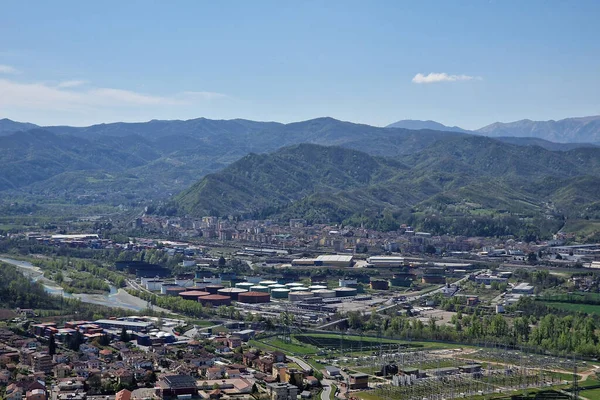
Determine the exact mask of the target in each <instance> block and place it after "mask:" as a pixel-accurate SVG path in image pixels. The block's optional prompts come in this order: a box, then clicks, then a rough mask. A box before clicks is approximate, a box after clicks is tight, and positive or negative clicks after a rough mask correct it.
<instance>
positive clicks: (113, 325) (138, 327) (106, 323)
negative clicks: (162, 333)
mask: <svg viewBox="0 0 600 400" xmlns="http://www.w3.org/2000/svg"><path fill="white" fill-rule="evenodd" d="M94 324H96V325H98V326H99V327H101V328H104V329H114V330H121V329H123V328H125V329H127V330H128V331H134V332H143V331H149V330H150V329H152V328H154V324H153V323H152V322H135V321H121V320H118V319H99V320H97V321H94Z"/></svg>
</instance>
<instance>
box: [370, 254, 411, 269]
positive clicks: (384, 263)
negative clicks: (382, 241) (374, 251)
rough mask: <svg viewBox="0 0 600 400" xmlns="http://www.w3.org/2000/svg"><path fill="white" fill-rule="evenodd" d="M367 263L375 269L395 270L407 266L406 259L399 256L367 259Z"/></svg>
mask: <svg viewBox="0 0 600 400" xmlns="http://www.w3.org/2000/svg"><path fill="white" fill-rule="evenodd" d="M367 262H368V263H369V265H371V266H373V267H375V268H395V267H403V266H404V265H405V264H404V257H397V256H373V257H369V258H367Z"/></svg>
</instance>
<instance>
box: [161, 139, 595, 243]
mask: <svg viewBox="0 0 600 400" xmlns="http://www.w3.org/2000/svg"><path fill="white" fill-rule="evenodd" d="M599 195H600V148H578V149H573V150H569V151H562V152H554V151H549V150H545V149H542V148H539V147H532V146H516V145H512V144H507V143H503V142H501V141H498V140H495V139H490V138H485V137H478V136H471V135H464V136H454V137H448V138H446V139H443V140H439V141H437V142H436V143H434V144H432V145H430V146H428V147H427V148H425V149H423V150H422V151H420V152H417V153H410V154H404V155H399V156H397V157H394V158H387V157H376V156H371V155H369V154H367V153H364V152H360V151H356V150H350V149H344V148H340V147H323V146H318V145H309V144H301V145H294V146H290V147H285V148H283V149H280V150H278V151H276V152H274V153H271V154H266V155H265V154H250V155H248V156H246V157H244V158H242V159H240V160H238V161H236V162H235V163H233V164H231V165H230V166H228V167H227V168H225V169H223V170H222V171H220V172H217V173H214V174H209V175H207V176H205V177H204V178H203V179H202V180H200V181H199V182H198V183H196V184H195V185H193V186H191V187H190V188H189V189H187V190H185V191H183V192H182V193H181V194H179V195H178V196H176V198H175V199H174V201H173V202H172V203H171V204H169V205H168V206H167V207H171V208H174V209H177V210H179V212H180V213H182V214H187V215H193V216H202V215H221V216H223V215H238V216H242V217H253V218H273V219H281V220H286V219H288V218H306V219H307V220H309V221H310V222H323V223H324V222H331V221H333V222H338V223H352V224H356V223H361V224H366V225H367V226H371V227H374V228H377V229H383V230H386V229H393V228H394V227H397V224H398V223H399V221H404V222H409V223H412V224H414V225H416V226H417V227H420V228H423V229H426V230H429V231H433V232H434V233H439V234H443V233H452V234H461V235H469V236H477V235H488V234H494V235H500V234H514V233H515V232H520V233H521V234H522V235H524V234H525V232H534V233H535V235H542V234H546V235H547V234H548V233H549V232H552V231H555V230H557V229H558V228H560V226H561V225H562V224H563V218H564V217H565V216H566V217H569V218H571V217H572V218H579V217H581V216H582V215H587V216H588V217H589V216H592V218H598V217H600V197H599ZM469 224H471V225H469ZM485 229H490V231H488V232H486V231H485Z"/></svg>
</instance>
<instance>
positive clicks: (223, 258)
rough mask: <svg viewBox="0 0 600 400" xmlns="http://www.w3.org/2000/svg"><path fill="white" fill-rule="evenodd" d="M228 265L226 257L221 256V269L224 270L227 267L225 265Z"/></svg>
mask: <svg viewBox="0 0 600 400" xmlns="http://www.w3.org/2000/svg"><path fill="white" fill-rule="evenodd" d="M226 263H227V261H226V260H225V257H223V256H221V257H219V263H218V265H219V268H223V267H224V266H225V264H226Z"/></svg>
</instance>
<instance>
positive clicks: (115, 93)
mask: <svg viewBox="0 0 600 400" xmlns="http://www.w3.org/2000/svg"><path fill="white" fill-rule="evenodd" d="M84 84H87V82H85V81H75V80H72V81H65V82H61V83H59V84H58V85H50V84H47V83H37V82H34V83H31V82H29V83H23V82H16V81H13V80H7V79H0V93H2V96H0V107H6V108H9V107H10V108H20V109H29V110H50V111H51V110H56V111H59V110H60V111H65V110H70V111H75V110H80V111H93V110H97V109H100V108H106V109H108V108H116V107H138V106H173V105H196V104H200V103H202V102H206V101H210V100H214V99H219V98H225V97H227V96H225V95H223V94H220V93H212V92H181V93H175V94H173V95H169V96H156V95H151V94H145V93H138V92H134V91H131V90H124V89H116V88H94V87H86V88H82V87H81V86H82V85H84Z"/></svg>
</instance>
